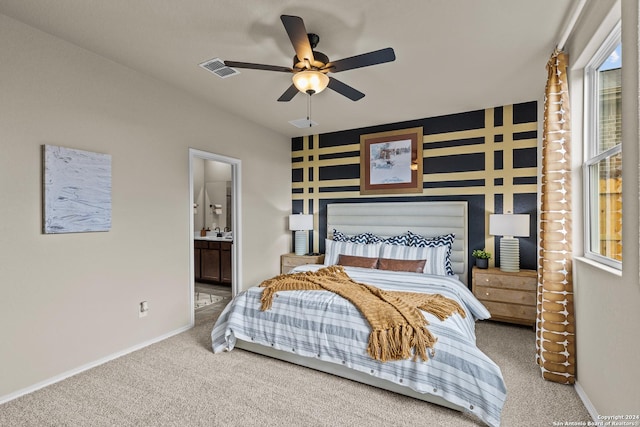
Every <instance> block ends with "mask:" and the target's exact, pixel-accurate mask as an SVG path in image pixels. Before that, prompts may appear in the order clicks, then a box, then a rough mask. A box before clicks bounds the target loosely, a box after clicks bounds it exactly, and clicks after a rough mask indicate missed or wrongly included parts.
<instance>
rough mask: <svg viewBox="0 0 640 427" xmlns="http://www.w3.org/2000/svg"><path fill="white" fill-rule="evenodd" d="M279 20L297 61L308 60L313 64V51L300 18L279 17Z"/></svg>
mask: <svg viewBox="0 0 640 427" xmlns="http://www.w3.org/2000/svg"><path fill="white" fill-rule="evenodd" d="M280 20H281V21H282V24H283V25H284V29H285V30H287V34H288V35H289V40H291V44H292V45H293V49H294V50H295V51H296V56H297V57H298V59H299V60H300V61H304V60H305V59H308V60H309V62H311V63H313V62H314V59H313V50H312V49H311V44H310V43H309V36H307V29H306V28H305V26H304V21H303V20H302V18H300V17H299V16H291V15H281V16H280Z"/></svg>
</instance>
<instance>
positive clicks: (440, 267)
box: [379, 244, 449, 276]
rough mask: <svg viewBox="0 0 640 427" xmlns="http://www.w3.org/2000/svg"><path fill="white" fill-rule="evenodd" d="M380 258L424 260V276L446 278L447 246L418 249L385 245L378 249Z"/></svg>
mask: <svg viewBox="0 0 640 427" xmlns="http://www.w3.org/2000/svg"><path fill="white" fill-rule="evenodd" d="M379 256H380V258H390V259H406V260H418V259H426V260H427V262H426V263H425V265H424V273H425V274H435V275H438V276H447V275H448V274H447V267H446V261H447V258H448V256H449V247H448V246H436V247H432V248H430V247H426V248H419V247H415V246H402V245H387V244H383V245H382V247H381V248H380V255H379Z"/></svg>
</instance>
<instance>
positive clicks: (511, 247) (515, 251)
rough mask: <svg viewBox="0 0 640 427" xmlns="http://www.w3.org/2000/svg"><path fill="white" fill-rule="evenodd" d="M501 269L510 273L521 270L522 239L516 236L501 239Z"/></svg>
mask: <svg viewBox="0 0 640 427" xmlns="http://www.w3.org/2000/svg"><path fill="white" fill-rule="evenodd" d="M500 270H501V271H505V272H508V273H517V272H518V271H520V241H519V240H518V239H517V238H515V237H503V238H501V239H500Z"/></svg>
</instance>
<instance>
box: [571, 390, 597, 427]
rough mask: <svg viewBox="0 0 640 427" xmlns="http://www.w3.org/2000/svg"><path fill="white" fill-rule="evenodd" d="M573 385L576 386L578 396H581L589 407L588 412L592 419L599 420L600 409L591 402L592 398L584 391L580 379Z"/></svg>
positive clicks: (586, 406) (585, 405)
mask: <svg viewBox="0 0 640 427" xmlns="http://www.w3.org/2000/svg"><path fill="white" fill-rule="evenodd" d="M573 387H574V388H575V390H576V393H578V397H579V398H580V400H582V403H583V404H584V407H585V408H587V412H588V413H589V415H590V416H591V419H592V420H593V421H597V420H599V419H600V414H598V411H597V410H596V407H595V406H593V403H591V400H589V396H587V393H586V392H585V391H584V389H583V388H582V386H581V385H580V383H579V382H578V381H576V383H575V384H574V385H573Z"/></svg>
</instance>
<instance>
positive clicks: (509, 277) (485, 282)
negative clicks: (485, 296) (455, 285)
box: [473, 269, 538, 291]
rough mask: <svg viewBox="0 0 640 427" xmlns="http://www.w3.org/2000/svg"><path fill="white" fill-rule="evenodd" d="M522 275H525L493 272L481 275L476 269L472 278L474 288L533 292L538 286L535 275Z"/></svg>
mask: <svg viewBox="0 0 640 427" xmlns="http://www.w3.org/2000/svg"><path fill="white" fill-rule="evenodd" d="M524 274H526V273H522V275H515V274H500V273H498V274H496V272H495V270H493V271H492V272H491V273H481V272H479V271H478V270H477V269H476V270H475V271H474V275H473V278H474V281H475V284H476V286H491V287H493V288H505V289H518V290H522V291H535V290H536V289H537V286H538V283H537V282H538V279H537V277H536V276H535V274H532V275H526V276H525V275H524Z"/></svg>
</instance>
